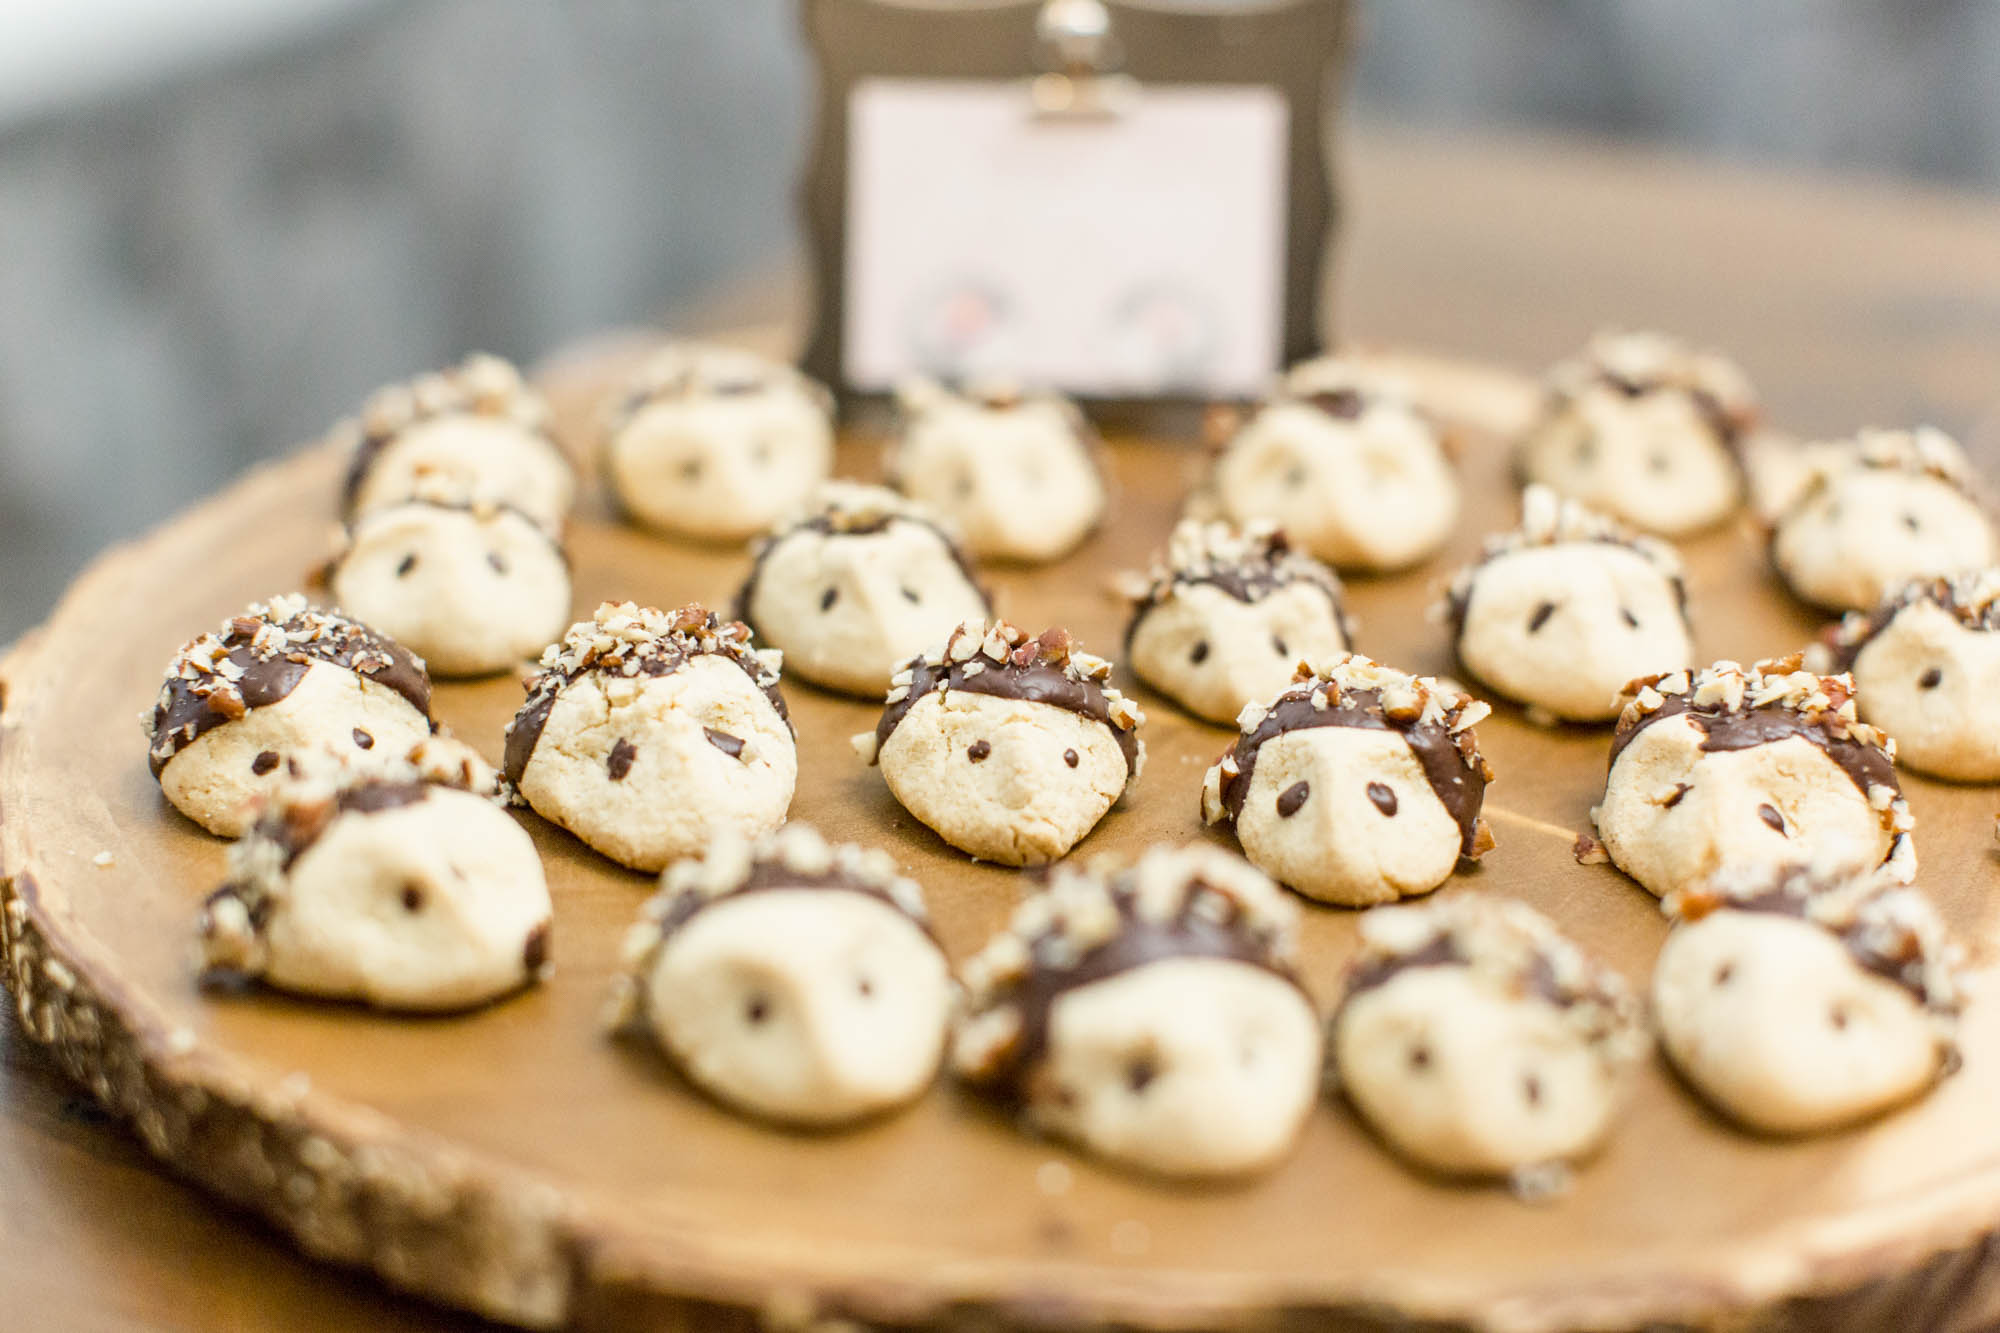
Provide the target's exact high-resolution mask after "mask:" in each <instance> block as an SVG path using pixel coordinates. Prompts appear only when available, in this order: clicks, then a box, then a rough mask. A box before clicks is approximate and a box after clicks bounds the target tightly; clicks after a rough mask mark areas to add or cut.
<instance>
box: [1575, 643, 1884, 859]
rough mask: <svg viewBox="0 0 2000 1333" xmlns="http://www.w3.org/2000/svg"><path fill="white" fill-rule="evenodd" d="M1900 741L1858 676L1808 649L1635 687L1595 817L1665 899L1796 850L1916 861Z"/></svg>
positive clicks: (1617, 850) (1612, 849)
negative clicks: (1898, 758) (1829, 671)
mask: <svg viewBox="0 0 2000 1333" xmlns="http://www.w3.org/2000/svg"><path fill="white" fill-rule="evenodd" d="M1895 753H1896V745H1895V742H1894V741H1892V740H1890V739H1889V737H1888V736H1886V735H1884V734H1883V733H1882V732H1881V731H1879V730H1877V729H1876V728H1874V727H1872V726H1870V725H1869V724H1867V723H1866V722H1863V721H1861V720H1860V716H1859V713H1858V711H1857V709H1856V707H1855V701H1854V683H1853V681H1852V680H1851V679H1850V678H1849V677H1848V676H1845V675H1837V676H1821V675H1816V674H1814V673H1813V672H1810V671H1807V670H1805V669H1804V667H1803V665H1802V658H1801V655H1799V654H1797V653H1794V654H1793V655H1792V656H1790V657H1786V658H1780V659H1776V660H1772V661H1765V662H1758V663H1757V664H1755V665H1754V666H1751V667H1749V668H1745V667H1742V666H1739V665H1738V664H1737V663H1735V662H1717V663H1715V664H1714V665H1713V666H1709V667H1704V668H1702V669H1701V670H1700V671H1676V672H1672V673H1670V674H1668V675H1665V676H1658V677H1648V678H1646V679H1643V680H1636V681H1633V682H1632V684H1631V686H1630V687H1629V688H1628V691H1627V694H1626V698H1625V704H1624V708H1623V710H1622V711H1621V712H1620V714H1619V717H1618V730H1617V734H1616V735H1615V736H1614V737H1613V738H1612V741H1611V766H1610V773H1609V776H1608V777H1607V778H1606V780H1605V786H1604V800H1603V803H1602V804H1600V805H1599V806H1598V807H1597V808H1596V809H1595V810H1594V811H1592V812H1591V817H1592V818H1593V819H1594V820H1595V821H1596V824H1597V836H1598V837H1599V838H1600V839H1601V840H1602V841H1603V844H1604V850H1605V851H1606V852H1607V853H1608V854H1609V855H1610V858H1611V860H1612V862H1613V863H1615V864H1616V865H1617V866H1618V868H1619V869H1620V870H1623V871H1624V872H1625V873H1626V874H1628V875H1630V876H1631V877H1632V878H1633V879H1635V880H1637V881H1638V882H1639V883H1640V884H1641V885H1643V886H1645V888H1646V889H1647V890H1648V891H1650V892H1652V893H1654V894H1656V895H1658V896H1660V897H1665V896H1666V895H1667V894H1669V893H1673V892H1675V891H1676V890H1681V889H1689V888H1693V887H1695V886H1697V885H1699V884H1700V883H1702V882H1703V881H1705V880H1706V879H1708V878H1709V877H1710V876H1711V875H1714V874H1716V873H1717V872H1719V871H1722V870H1725V869H1742V870H1746V871H1747V870H1751V869H1755V868H1757V867H1760V866H1762V867H1769V866H1775V865H1780V864H1783V863H1785V862H1788V861H1796V860H1799V859H1801V858H1819V857H1827V858H1835V859H1843V858H1844V859H1846V860H1850V861H1852V862H1854V863H1856V864H1860V865H1882V864H1884V863H1887V864H1889V865H1890V866H1891V867H1893V868H1894V869H1895V871H1896V872H1897V873H1898V874H1899V875H1901V876H1902V877H1903V878H1905V879H1907V878H1908V877H1909V876H1910V875H1911V874H1913V873H1914V872H1915V869H1916V852H1915V849H1914V847H1913V846H1912V844H1911V842H1910V829H1911V827H1912V826H1913V824H1914V822H1915V821H1914V820H1913V819H1912V818H1911V815H1910V807H1909V805H1908V803H1907V802H1905V801H1904V800H1903V797H1902V792H1901V788H1900V786H1899V785H1898V783H1897V781H1896V767H1895V762H1894V760H1895Z"/></svg>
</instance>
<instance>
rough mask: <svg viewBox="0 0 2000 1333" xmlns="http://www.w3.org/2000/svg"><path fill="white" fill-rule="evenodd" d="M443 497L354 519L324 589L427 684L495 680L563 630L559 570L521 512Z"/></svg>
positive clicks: (565, 586)
mask: <svg viewBox="0 0 2000 1333" xmlns="http://www.w3.org/2000/svg"><path fill="white" fill-rule="evenodd" d="M448 496H449V492H439V491H436V490H433V489H428V488H426V489H425V490H424V491H423V492H422V493H420V494H419V495H416V496H413V497H411V498H410V499H408V500H405V501H403V502H402V503H400V504H385V505H383V506H382V507H381V508H379V509H371V510H370V511H368V512H367V513H366V514H363V515H362V516H361V517H360V518H358V519H356V520H355V521H354V523H353V524H352V525H351V526H350V527H349V528H348V530H347V534H346V539H345V542H344V544H343V546H342V548H341V551H340V553H339V554H338V555H336V556H334V558H333V561H332V563H331V564H329V565H328V567H327V586H328V588H329V589H330V590H331V591H332V593H333V596H334V600H335V601H336V602H338V603H339V604H340V605H341V607H342V608H343V609H345V610H346V611H347V612H348V613H349V614H351V615H353V616H354V617H356V618H357V619H359V620H361V621H363V622H365V623H366V624H369V625H372V626H374V627H375V628H376V629H378V630H380V631H382V632H383V633H384V634H388V635H390V636H391V637H393V638H394V639H395V640H396V641H397V642H398V643H401V644H404V645H405V646H407V647H408V648H409V649H410V650H411V651H412V652H415V653H417V654H418V655H419V656H421V657H422V658H423V659H424V663H425V665H426V666H428V667H429V669H430V672H431V674H432V675H434V676H484V675H490V674H492V673H493V672H496V671H505V670H506V669H508V668H509V667H513V666H517V665H519V664H520V663H522V662H524V661H527V660H530V659H532V658H534V657H535V656H536V655H537V654H539V653H540V652H541V651H542V649H543V647H544V646H546V645H547V644H548V642H549V641H550V640H551V639H554V638H555V637H556V636H557V635H559V634H561V633H562V631H563V626H565V625H567V624H568V623H569V598H570V586H569V561H568V559H567V558H566V557H565V556H564V554H563V549H562V544H561V542H560V541H559V540H558V539H557V537H556V535H555V534H554V533H553V532H551V531H549V530H548V529H547V528H544V527H543V526H542V525H541V524H540V523H538V522H537V521H536V520H535V519H533V518H531V517H529V516H528V515H527V514H526V513H524V512H522V511H521V510H519V509H515V508H513V507H512V506H511V505H497V504H492V503H488V502H485V501H468V500H462V499H458V498H447V497H448Z"/></svg>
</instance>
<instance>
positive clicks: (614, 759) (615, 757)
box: [604, 736, 639, 782]
mask: <svg viewBox="0 0 2000 1333" xmlns="http://www.w3.org/2000/svg"><path fill="white" fill-rule="evenodd" d="M638 757H639V747H638V746H636V745H634V744H632V742H630V741H628V740H626V739H625V738H624V737H623V736H620V737H619V738H618V739H617V740H616V741H614V742H613V743H612V745H611V753H610V754H609V755H607V756H605V759H604V771H605V773H606V774H607V775H608V776H609V777H610V779H611V780H612V781H613V782H623V781H624V780H625V775H626V774H627V773H630V772H631V771H632V761H633V760H634V759H637V758H638Z"/></svg>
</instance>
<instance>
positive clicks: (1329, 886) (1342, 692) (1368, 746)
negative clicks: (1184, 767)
mask: <svg viewBox="0 0 2000 1333" xmlns="http://www.w3.org/2000/svg"><path fill="white" fill-rule="evenodd" d="M1491 711H1492V710H1491V709H1489V708H1488V707H1487V706H1486V705H1485V704H1484V703H1481V702H1480V701H1478V700H1476V699H1473V698H1472V697H1470V696H1469V695H1465V694H1461V693H1459V692H1458V691H1456V690H1453V689H1451V688H1449V687H1447V686H1444V685H1442V684H1440V683H1439V682H1437V681H1435V680H1432V679H1430V678H1429V677H1427V676H1409V675H1405V674H1404V673H1403V672H1400V671H1396V670H1394V669H1392V668H1390V667H1385V666H1381V665H1378V664H1377V663H1374V662H1371V661H1369V660H1368V659H1367V658H1365V657H1361V656H1359V655H1357V654H1344V655H1341V656H1337V657H1333V658H1330V659H1327V660H1324V661H1320V662H1317V663H1302V664H1301V665H1300V667H1299V670H1298V675H1297V677H1296V679H1295V681H1294V683H1293V684H1292V685H1291V686H1290V687H1289V688H1287V689H1286V690H1285V691H1284V692H1283V693H1281V694H1279V695H1278V696H1277V697H1276V698H1274V699H1272V700H1271V701H1270V702H1269V703H1268V704H1250V705H1248V706H1247V707H1245V708H1244V710H1243V713H1242V716H1241V717H1239V718H1238V719H1237V724H1238V729H1239V732H1240V734H1239V735H1238V736H1237V738H1236V743H1235V744H1234V745H1232V746H1231V747H1230V749H1229V750H1228V751H1227V752H1226V753H1225V754H1224V755H1223V756H1222V758H1221V760H1219V761H1218V762H1217V763H1216V764H1215V766H1214V767H1212V768H1210V769H1209V770H1208V774H1207V776H1206V778H1205V779H1204V780H1203V782H1202V789H1201V815H1202V818H1203V819H1204V820H1205V821H1207V822H1208V823H1210V824H1223V825H1228V826H1230V827H1232V828H1234V829H1235V831H1236V837H1237V839H1238V840H1239V841H1240V842H1241V843H1242V844H1243V853H1244V855H1246V856H1248V857H1249V858H1250V860H1251V862H1252V863H1253V864H1255V865H1256V866H1257V867H1258V869H1260V870H1262V871H1264V872H1265V873H1266V874H1268V875H1270V876H1271V877H1272V878H1273V879H1276V880H1278V881H1279V882H1280V883H1282V884H1284V885H1286V886H1287V887H1289V888H1292V889H1295V890H1297V891H1298V892H1300V893H1302V894H1304V895H1305V896H1306V897H1308V898H1316V899H1318V900H1320V901H1321V902H1330V903H1339V904H1341V905H1342V906H1346V907H1366V906H1368V905H1370V904H1373V903H1384V902H1393V901H1394V900H1396V899H1398V898H1406V897H1410V896H1412V895H1414V894H1420V893H1429V892H1430V891H1431V890H1432V889H1435V888H1436V887H1437V886H1438V885H1440V884H1442V883H1444V881H1445V880H1447V879H1449V878H1450V877H1451V873H1452V870H1453V869H1454V868H1455V867H1456V866H1457V865H1458V863H1459V861H1460V859H1461V858H1464V859H1475V858H1477V857H1480V856H1483V855H1484V854H1485V853H1486V852H1487V851H1488V850H1489V849H1490V848H1491V847H1492V846H1493V834H1492V831H1491V830H1490V829H1489V828H1488V827H1487V824H1486V821H1485V820H1483V819H1481V818H1480V817H1479V809H1480V805H1481V803H1482V801H1483V800H1484V799H1485V792H1486V784H1487V782H1488V781H1490V780H1491V778H1492V776H1493V770H1492V769H1491V768H1490V767H1489V766H1488V765H1487V763H1486V760H1485V758H1484V757H1483V756H1482V755H1481V754H1480V753H1479V738H1478V736H1477V735H1476V734H1475V733H1474V732H1473V730H1472V727H1473V724H1474V723H1476V722H1478V721H1479V720H1480V719H1481V718H1483V717H1485V716H1486V715H1487V714H1488V713H1489V712H1491Z"/></svg>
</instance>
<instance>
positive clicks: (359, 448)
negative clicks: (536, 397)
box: [340, 411, 569, 519]
mask: <svg viewBox="0 0 2000 1333" xmlns="http://www.w3.org/2000/svg"><path fill="white" fill-rule="evenodd" d="M452 416H466V417H472V418H474V419H475V420H484V421H491V422H493V423H494V424H495V425H505V426H511V427H512V428H513V429H515V430H518V431H520V432H521V433H522V434H523V435H528V436H532V437H533V438H535V439H537V440H540V441H541V442H542V443H543V444H545V445H547V446H548V448H549V449H550V450H551V451H552V452H554V454H555V455H556V457H558V458H560V459H562V460H563V465H564V466H565V467H567V466H569V455H567V454H565V453H564V452H563V448H562V446H561V445H559V444H557V443H556V438H555V436H553V435H551V434H550V433H549V432H548V429H547V428H546V427H542V428H537V427H534V426H524V425H522V424H521V423H520V422H518V421H512V420H510V419H508V418H506V417H494V416H487V415H485V414H483V413H479V412H465V411H451V412H437V413H432V414H430V415H428V416H421V417H418V418H416V419H415V420H412V421H406V422H404V423H403V424H402V425H400V426H397V427H396V428H395V429H393V430H386V431H379V432H377V431H370V432H368V433H366V434H364V435H363V436H362V437H361V439H360V441H359V443H357V444H356V445H355V446H354V456H353V458H351V459H350V460H349V461H348V464H347V476H346V478H345V479H344V480H343V481H342V482H341V486H340V512H341V516H342V517H343V518H348V519H352V518H353V517H354V502H355V500H356V499H358V498H359V497H360V495H361V483H363V482H364V481H367V480H368V474H369V473H370V472H372V471H373V470H374V468H375V465H376V464H377V463H379V462H380V461H382V455H383V453H385V452H386V451H387V450H388V448H389V446H390V445H392V444H394V443H395V442H396V441H397V440H399V439H401V438H402V437H403V435H404V434H405V433H406V432H408V431H411V430H415V429H416V428H417V427H419V426H424V425H428V424H430V423H431V422H433V421H442V420H444V419H445V418H447V417H452Z"/></svg>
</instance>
